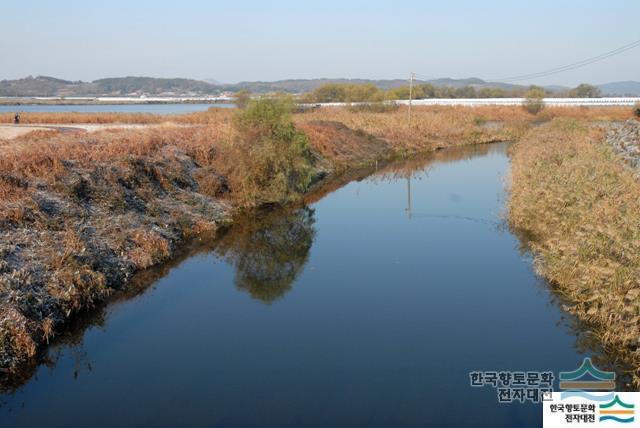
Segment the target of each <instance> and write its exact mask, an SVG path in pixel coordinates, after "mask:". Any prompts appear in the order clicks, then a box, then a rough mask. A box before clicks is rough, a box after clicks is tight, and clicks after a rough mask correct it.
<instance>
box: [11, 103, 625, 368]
mask: <svg viewBox="0 0 640 428" xmlns="http://www.w3.org/2000/svg"><path fill="white" fill-rule="evenodd" d="M233 114H234V113H233V112H231V111H221V110H217V111H216V110H213V109H212V110H211V111H208V112H201V113H193V114H187V115H180V116H172V117H170V118H169V120H167V117H164V118H163V120H164V121H169V122H171V123H179V124H183V125H190V126H180V127H176V126H156V127H148V128H143V129H119V130H105V131H100V132H96V133H93V134H90V135H82V134H80V135H78V134H73V133H67V134H65V133H60V132H55V131H38V132H33V133H30V134H27V135H24V136H22V137H18V138H16V139H13V140H10V141H3V142H0V172H1V174H0V196H1V197H2V198H1V202H0V203H1V204H2V209H1V211H0V212H1V214H2V215H1V216H0V225H1V229H0V233H1V235H2V241H1V242H2V244H0V245H1V246H0V287H1V288H0V367H2V368H3V369H4V370H12V369H14V368H16V367H18V366H19V365H20V364H22V363H24V362H25V361H28V360H29V359H31V358H33V356H34V355H35V353H36V351H37V349H38V347H39V346H41V345H43V344H46V342H47V341H48V340H49V339H50V338H51V337H52V336H53V335H54V334H55V333H56V331H59V330H60V329H63V328H64V325H65V322H66V321H67V320H68V319H69V318H70V317H72V316H73V315H74V314H76V313H78V312H80V311H82V310H85V309H86V308H90V307H92V306H93V305H95V304H96V302H99V301H102V300H104V299H106V298H108V296H109V295H111V294H112V293H113V292H114V290H119V289H123V288H126V287H127V286H128V284H129V283H130V280H131V278H132V276H133V274H134V273H136V272H140V271H141V270H144V269H146V268H148V267H150V266H154V265H157V264H160V263H163V262H165V261H166V260H169V259H171V258H172V257H173V256H174V254H175V253H176V251H178V249H179V248H180V246H181V245H182V244H183V243H184V242H185V241H187V240H188V239H190V238H192V237H193V236H196V235H198V234H201V233H205V232H206V233H215V231H216V230H218V229H219V228H220V227H224V226H225V225H227V224H229V223H230V222H232V221H233V217H234V213H236V212H237V211H238V210H239V209H241V208H242V202H240V201H242V200H243V196H245V195H243V192H244V191H245V190H244V188H243V186H241V185H237V184H234V183H237V182H241V180H238V177H240V178H242V176H243V175H244V174H246V173H247V172H248V171H244V170H243V169H242V165H243V164H242V163H239V162H238V160H239V159H238V158H237V156H238V151H237V150H236V147H235V146H234V143H233V142H234V141H235V138H236V134H237V132H238V131H237V129H235V128H234V126H233ZM625 115H628V113H626V112H624V111H623V110H616V109H602V110H598V111H594V110H585V111H583V110H582V109H566V110H561V109H554V110H553V111H551V110H550V111H549V112H548V113H546V114H545V115H541V116H537V117H535V116H530V115H528V114H527V113H525V112H524V111H523V110H522V109H519V108H518V109H514V108H504V107H501V108H474V109H468V108H459V107H458V108H422V109H415V110H414V113H413V118H412V125H411V126H409V125H408V123H407V112H406V110H402V109H401V110H399V111H397V112H389V113H368V112H357V113H356V112H348V111H346V110H343V109H323V110H322V111H314V112H310V113H302V114H297V115H294V117H293V120H294V122H295V124H296V126H297V128H298V129H299V130H301V131H302V132H304V134H305V135H306V137H307V138H308V142H309V147H310V150H311V154H312V157H313V162H312V169H313V170H312V171H311V174H312V176H313V180H314V182H315V184H316V185H315V186H314V187H313V188H318V187H319V186H320V184H322V183H328V182H329V181H330V180H332V179H335V178H336V177H339V176H340V174H342V173H345V172H347V171H350V170H354V169H357V168H359V167H362V166H364V165H371V164H373V163H375V162H377V161H383V160H389V159H392V158H394V157H408V156H412V155H414V154H417V153H423V152H428V151H432V150H436V149H440V148H445V147H451V146H455V145H463V144H480V143H487V142H492V141H500V140H517V139H521V138H523V137H524V136H525V135H527V134H528V132H529V130H531V129H533V128H534V127H535V126H537V124H538V123H540V122H544V121H548V120H550V119H551V118H553V117H554V116H563V117H571V116H580V117H587V118H588V119H589V120H612V119H618V118H622V117H624V116H625ZM29 117H30V115H29ZM48 119H55V123H81V120H82V121H87V122H85V123H136V121H143V120H146V119H145V117H142V116H141V115H124V114H118V115H103V116H100V115H99V114H96V115H92V116H91V117H90V118H89V119H90V120H88V118H87V116H86V115H82V114H69V115H62V114H56V115H53V117H52V116H47V115H40V116H37V115H34V116H33V117H31V120H33V122H32V123H38V121H39V123H47V120H48ZM153 120H156V119H153ZM142 123H156V122H142Z"/></svg>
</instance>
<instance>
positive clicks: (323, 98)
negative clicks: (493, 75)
mask: <svg viewBox="0 0 640 428" xmlns="http://www.w3.org/2000/svg"><path fill="white" fill-rule="evenodd" d="M532 89H535V90H536V92H537V93H538V94H540V91H542V94H543V95H544V97H571V98H597V97H599V96H601V93H600V89H598V88H597V87H595V86H593V85H589V84H587V83H582V84H580V85H578V86H577V87H575V88H573V89H570V90H568V91H559V92H550V91H547V90H545V89H544V88H541V87H538V86H533V85H532V86H530V87H524V86H523V87H515V88H512V89H509V90H506V89H503V88H491V87H486V88H475V87H473V86H464V87H460V88H454V87H450V86H434V85H432V84H430V83H420V84H416V85H414V86H413V88H412V90H411V92H412V93H411V98H412V99H414V100H420V99H428V98H520V97H525V96H526V94H527V92H530V91H531V90H532ZM409 91H410V88H409V85H406V86H401V87H399V88H393V89H389V90H384V89H380V88H378V87H377V86H375V85H373V84H361V85H358V84H338V83H330V84H326V85H322V86H319V87H318V88H316V89H314V90H313V91H311V92H307V93H306V94H303V95H302V97H301V101H303V102H308V103H344V102H346V103H349V102H381V101H390V100H407V99H409Z"/></svg>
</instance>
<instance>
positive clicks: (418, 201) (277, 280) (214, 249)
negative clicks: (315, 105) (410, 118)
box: [0, 144, 597, 427]
mask: <svg viewBox="0 0 640 428" xmlns="http://www.w3.org/2000/svg"><path fill="white" fill-rule="evenodd" d="M507 147H508V145H507V144H492V145H485V146H475V147H467V148H460V149H450V150H444V151H440V152H437V153H435V154H433V155H431V156H429V157H426V158H421V159H418V160H413V161H409V162H405V163H395V164H392V165H390V166H387V167H386V168H384V169H382V170H380V171H377V172H374V171H371V172H372V174H371V175H368V176H367V177H365V178H359V179H357V180H353V181H351V182H348V183H346V184H345V185H343V186H342V187H339V188H337V189H335V190H332V191H327V192H326V194H325V195H324V196H323V197H321V198H319V200H317V201H313V202H309V205H308V206H303V207H295V208H289V209H285V210H279V211H272V212H267V211H263V212H260V213H257V214H255V216H251V217H249V218H247V219H245V220H243V221H239V222H238V223H237V224H235V225H234V226H233V227H232V228H231V229H230V230H229V231H228V232H227V233H225V234H224V235H223V236H222V237H220V238H218V239H216V240H203V241H202V242H196V243H194V244H193V245H192V248H191V249H190V250H189V251H188V252H186V253H185V254H184V255H183V256H182V257H180V258H179V259H178V260H176V261H174V262H173V263H172V264H170V265H168V266H164V267H162V268H161V269H156V270H155V271H153V270H152V271H150V272H149V273H147V274H146V275H145V277H144V278H141V279H140V282H141V284H148V283H151V286H149V287H140V288H138V289H135V290H134V291H132V292H131V293H130V294H129V295H127V296H122V297H121V298H120V299H118V300H117V301H115V302H113V303H111V304H109V305H107V306H106V307H104V308H101V309H100V310H99V311H97V313H95V314H92V315H91V316H90V317H87V319H84V320H80V321H78V326H76V327H75V328H74V329H72V332H71V333H70V334H68V335H65V336H63V337H60V338H59V339H58V340H57V341H56V342H55V343H53V344H52V346H51V347H49V348H48V349H47V350H46V352H45V354H44V355H42V357H41V361H40V364H39V365H37V366H35V367H33V369H32V372H31V373H30V374H29V375H28V376H27V378H26V379H25V380H24V381H23V382H19V383H18V384H16V385H14V386H13V387H12V388H7V387H5V391H4V393H3V394H2V396H1V406H0V426H3V427H4V426H9V427H27V426H34V427H44V426H47V427H72V426H92V427H112V426H124V427H129V426H131V427H133V426H153V427H177V426H210V427H213V426H215V427H329V426H331V427H334V426H340V427H342V426H344V427H357V426H367V427H424V426H452V427H467V426H468V427H485V426H486V427H502V426H504V427H529V426H532V427H533V426H539V425H540V424H541V409H540V405H539V404H537V405H536V404H531V403H524V404H522V403H520V402H516V403H511V404H499V403H498V400H497V393H496V390H495V389H493V388H491V387H488V386H485V387H480V388H473V387H471V386H470V381H469V373H470V372H471V371H491V370H495V371H506V370H512V371H553V372H554V373H556V375H557V373H558V371H559V370H573V369H575V368H576V367H577V366H578V365H579V364H580V362H581V361H582V359H583V358H584V357H585V356H590V355H592V354H597V349H596V350H594V349H593V348H590V347H589V346H588V345H587V344H585V341H584V340H583V339H582V338H581V337H582V335H581V334H580V331H579V330H577V329H576V327H575V322H574V321H573V320H572V319H571V317H568V316H567V315H566V314H565V313H563V312H562V310H561V309H560V307H561V305H560V303H559V302H558V300H557V298H556V297H554V295H553V293H552V292H551V291H550V288H549V286H548V285H547V284H546V283H545V282H544V281H543V280H541V279H540V278H539V277H537V276H536V275H535V273H534V271H533V268H532V264H531V260H530V258H529V256H527V254H526V252H524V251H523V249H522V248H523V245H522V243H521V242H520V241H519V239H518V238H517V237H516V236H515V235H514V234H513V233H512V232H511V231H510V230H509V228H508V227H507V226H506V225H505V223H504V221H503V217H504V206H505V199H506V191H505V177H506V176H507V174H508V170H509V158H508V156H507ZM595 356H596V357H597V355H595Z"/></svg>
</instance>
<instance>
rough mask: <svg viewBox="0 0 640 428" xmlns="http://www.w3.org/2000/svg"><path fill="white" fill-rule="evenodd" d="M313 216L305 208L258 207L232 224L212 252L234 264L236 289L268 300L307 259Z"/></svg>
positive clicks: (285, 286)
mask: <svg viewBox="0 0 640 428" xmlns="http://www.w3.org/2000/svg"><path fill="white" fill-rule="evenodd" d="M313 216H314V210H313V209H311V208H308V207H302V208H295V209H282V210H258V211H257V212H254V213H252V214H250V215H248V216H247V217H245V218H243V219H242V220H240V221H238V222H237V223H235V224H234V225H233V227H232V228H231V230H230V231H229V232H228V233H226V234H225V235H224V236H223V237H222V239H221V240H220V241H219V242H218V245H217V246H216V248H215V253H216V254H218V255H220V256H221V257H223V258H224V259H225V260H226V261H227V262H228V263H229V264H231V265H233V266H234V268H235V271H236V275H235V284H236V286H237V287H238V289H240V290H243V291H246V292H248V293H249V294H250V295H251V296H252V297H253V298H255V299H259V300H261V301H263V302H265V303H270V302H272V301H274V300H276V299H278V298H280V297H282V296H283V295H284V294H285V293H286V292H287V291H289V290H290V289H291V284H292V283H293V281H294V280H295V279H296V277H297V276H298V274H299V273H300V272H301V270H302V267H303V266H304V264H305V263H306V262H307V260H308V258H309V250H310V249H311V245H312V244H313V238H314V236H315V229H314V228H313V223H314V221H315V220H314V217H313Z"/></svg>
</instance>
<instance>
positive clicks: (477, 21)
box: [0, 0, 640, 86]
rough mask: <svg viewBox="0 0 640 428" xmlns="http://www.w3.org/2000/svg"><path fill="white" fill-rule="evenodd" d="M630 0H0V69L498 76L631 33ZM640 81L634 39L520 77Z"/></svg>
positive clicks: (230, 77)
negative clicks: (596, 59)
mask: <svg viewBox="0 0 640 428" xmlns="http://www.w3.org/2000/svg"><path fill="white" fill-rule="evenodd" d="M638 17H640V2H639V1H637V0H607V1H602V0H582V1H580V0H536V1H519V0H510V1H490V0H484V1H477V0H476V1H471V0H443V1H437V2H436V1H427V0H423V1H406V0H394V1H389V0H386V1H376V0H368V1H349V0H341V1H340V0H338V1H336V0H323V1H315V2H310V1H301V0H297V1H275V0H274V1H253V0H234V1H215V0H213V1H196V0H182V1H164V0H153V1H150V0H139V1H133V0H129V1H120V0H110V1H100V2H97V1H96V2H89V1H77V0H68V1H64V0H58V1H35V0H19V1H10V0H0V79H15V78H20V77H24V76H28V75H33V76H36V75H47V76H54V77H59V78H64V79H69V80H84V81H91V80H95V79H99V78H103V77H117V76H153V77H187V78H195V79H215V80H217V81H220V82H224V83H234V82H238V81H247V80H250V81H254V80H264V81H272V80H280V79H293V78H297V79H306V78H319V77H328V78H338V77H346V78H370V79H392V78H407V77H408V75H409V73H410V72H416V73H418V74H420V75H421V76H425V77H433V78H437V77H452V78H465V77H479V78H482V79H485V80H498V79H502V78H506V77H510V76H514V75H521V74H525V73H532V72H537V71H541V70H546V69H549V68H554V67H557V66H562V65H565V64H569V63H573V62H576V61H580V60H582V59H585V58H589V57H592V56H595V55H598V54H601V53H603V52H607V51H610V50H613V49H616V48H618V47H620V46H623V45H625V44H628V43H631V42H633V41H635V40H638V39H640V27H639V26H638ZM619 80H640V47H638V48H636V49H633V50H630V51H627V52H625V53H623V54H621V55H618V56H615V57H612V58H609V59H608V60H605V61H603V62H600V63H596V64H593V65H590V66H588V67H585V68H581V69H578V70H573V71H569V72H566V73H562V74H557V75H554V76H550V77H547V78H542V79H538V80H533V81H526V82H520V83H538V84H545V85H547V84H561V85H569V86H575V85H577V84H578V83H581V82H589V83H594V84H596V83H605V82H610V81H619Z"/></svg>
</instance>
